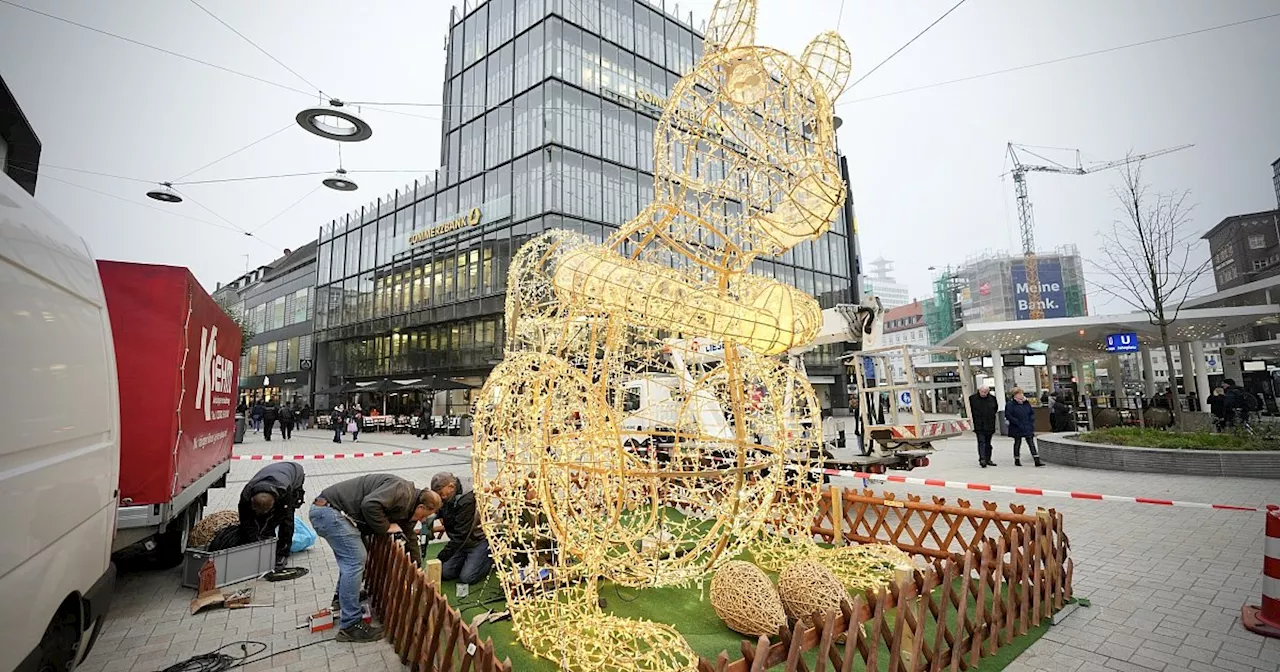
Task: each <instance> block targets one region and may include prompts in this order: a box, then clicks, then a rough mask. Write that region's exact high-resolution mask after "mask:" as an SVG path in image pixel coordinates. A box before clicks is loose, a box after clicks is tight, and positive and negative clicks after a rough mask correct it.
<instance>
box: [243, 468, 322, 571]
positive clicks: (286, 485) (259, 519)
mask: <svg viewBox="0 0 1280 672" xmlns="http://www.w3.org/2000/svg"><path fill="white" fill-rule="evenodd" d="M305 480H306V474H304V473H303V471H302V465H300V464H298V463H296V462H276V463H274V464H268V465H267V466H265V467H263V468H262V470H261V471H259V472H258V473H256V474H254V475H253V478H250V479H249V482H248V483H245V485H244V489H243V490H241V491H240V506H239V510H240V539H241V540H242V541H243V542H244V543H246V544H247V543H251V542H254V541H260V540H262V539H269V538H270V537H271V535H272V534H275V535H276V537H277V538H278V540H277V541H276V568H277V569H279V568H281V567H284V563H285V561H286V560H288V559H289V547H290V546H292V545H293V514H294V512H295V511H297V509H298V507H299V506H302V503H303V491H302V487H303V483H304V481H305Z"/></svg>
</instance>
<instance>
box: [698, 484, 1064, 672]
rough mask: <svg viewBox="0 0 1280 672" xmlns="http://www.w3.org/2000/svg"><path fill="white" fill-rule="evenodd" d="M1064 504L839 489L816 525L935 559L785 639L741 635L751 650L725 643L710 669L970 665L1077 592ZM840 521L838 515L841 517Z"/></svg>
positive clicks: (794, 671) (889, 669) (897, 670)
mask: <svg viewBox="0 0 1280 672" xmlns="http://www.w3.org/2000/svg"><path fill="white" fill-rule="evenodd" d="M1062 522H1063V520H1062V514H1060V513H1058V512H1056V511H1054V510H1052V509H1050V510H1048V511H1037V512H1036V515H1027V514H1026V513H1025V508H1024V507H1021V506H1017V505H1013V506H1011V507H1010V511H1008V512H1002V511H999V510H998V506H997V505H996V504H994V503H991V502H984V503H983V506H982V508H972V507H970V506H969V502H967V501H965V500H960V501H959V506H949V505H947V504H946V501H945V500H943V499H940V498H937V497H935V498H933V502H931V503H930V502H924V501H922V498H920V497H913V496H908V498H907V499H906V500H898V499H897V498H896V497H895V496H893V495H892V494H889V493H885V494H884V495H882V496H880V497H876V496H875V495H874V494H873V493H872V492H871V491H865V490H864V491H862V492H858V491H856V490H852V489H846V490H840V489H838V488H832V489H831V490H830V491H829V492H828V494H827V495H826V496H825V497H824V501H823V504H822V506H821V507H820V510H819V513H818V516H817V519H816V520H815V522H814V527H813V531H814V533H815V534H816V535H818V536H819V537H822V538H825V539H826V540H827V541H836V540H837V539H839V540H840V541H837V542H836V543H847V542H853V543H889V544H893V545H895V546H897V547H899V548H901V549H902V550H905V551H907V552H909V553H911V554H913V555H914V556H918V557H923V558H925V559H926V560H927V561H928V563H929V565H930V566H929V567H927V568H926V569H925V570H924V571H917V572H914V574H913V576H912V577H911V578H910V579H909V580H905V581H902V582H901V583H900V584H893V585H886V586H885V587H884V588H882V589H880V590H878V591H874V592H872V591H868V592H867V593H866V594H864V595H857V596H854V597H853V599H852V601H845V602H844V603H843V604H842V605H841V609H840V610H839V611H838V612H837V611H833V612H830V613H826V614H814V615H813V617H812V621H811V623H813V625H810V624H809V623H806V622H797V623H795V624H794V626H793V627H792V628H790V629H787V628H782V629H781V630H780V631H779V632H778V636H777V637H776V641H772V642H771V641H770V640H769V638H767V637H760V638H759V639H758V640H756V641H750V640H744V641H743V642H742V647H741V648H742V651H741V655H742V657H741V658H738V659H736V660H731V659H730V656H729V654H728V653H727V652H722V653H721V654H720V656H718V657H717V658H716V660H715V661H710V660H707V659H705V658H703V659H701V660H700V661H699V670H700V672H763V671H764V670H769V669H771V668H774V667H776V666H779V665H784V667H783V668H782V669H784V670H786V672H799V671H801V670H803V671H806V672H807V671H808V670H809V669H810V668H809V663H808V662H806V660H805V654H806V653H811V654H812V655H814V656H816V660H815V662H814V667H813V669H814V670H815V671H825V670H826V669H827V666H828V665H830V667H831V669H833V670H838V671H839V672H850V671H851V670H854V669H855V667H854V666H855V662H856V663H858V664H859V668H858V669H863V670H868V671H871V670H875V671H877V672H881V671H884V672H938V671H940V670H951V671H955V670H968V669H971V668H973V667H975V666H976V665H977V664H978V661H979V660H980V659H982V658H983V657H986V656H991V655H994V654H995V652H996V650H997V649H998V648H1000V647H1002V646H1005V645H1006V644H1008V643H1009V642H1011V641H1013V639H1014V638H1015V637H1018V636H1020V635H1023V634H1025V633H1026V632H1027V631H1028V630H1029V629H1030V628H1033V627H1035V626H1036V625H1037V624H1039V623H1040V622H1041V621H1042V620H1044V619H1046V618H1049V617H1050V616H1052V615H1053V613H1054V612H1056V611H1057V610H1059V609H1061V608H1062V607H1063V606H1064V605H1065V604H1066V603H1067V601H1068V600H1070V599H1071V594H1072V593H1071V576H1072V561H1071V559H1070V557H1069V556H1068V549H1069V544H1068V540H1067V536H1066V534H1065V533H1064V532H1063V528H1062ZM837 523H838V524H837Z"/></svg>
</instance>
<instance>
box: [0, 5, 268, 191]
mask: <svg viewBox="0 0 1280 672" xmlns="http://www.w3.org/2000/svg"><path fill="white" fill-rule="evenodd" d="M0 2H3V0H0ZM292 127H293V122H289V123H287V124H285V125H284V126H282V127H280V129H279V130H277V131H273V132H271V133H268V134H266V135H264V136H262V137H261V138H258V139H257V140H254V141H253V142H251V143H249V144H247V145H245V146H244V147H241V148H240V149H237V150H235V151H234V152H231V153H230V154H227V155H226V156H222V157H219V158H216V159H214V160H212V161H210V162H209V163H206V164H204V165H203V166H200V167H199V168H196V169H195V170H193V171H191V172H189V173H187V174H185V175H183V176H181V177H179V178H178V179H177V180H174V181H175V182H177V181H179V180H185V179H187V178H188V177H191V176H192V175H195V174H196V173H198V172H200V171H202V170H204V169H205V168H208V167H209V166H212V165H214V164H216V163H221V162H222V161H226V160H227V159H229V158H231V157H233V156H235V155H236V154H239V153H240V152H243V151H244V150H246V149H249V148H250V147H253V146H254V145H257V144H258V143H260V142H263V141H266V140H269V139H271V138H274V137H275V136H277V135H280V134H281V133H284V132H285V131H287V130H289V129H290V128H292Z"/></svg>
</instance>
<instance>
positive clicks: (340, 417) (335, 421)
mask: <svg viewBox="0 0 1280 672" xmlns="http://www.w3.org/2000/svg"><path fill="white" fill-rule="evenodd" d="M329 424H330V425H332V426H333V442H334V443H342V432H343V431H345V430H346V428H347V416H346V414H345V413H343V412H342V405H341V404H339V405H338V406H334V407H333V410H332V411H330V412H329Z"/></svg>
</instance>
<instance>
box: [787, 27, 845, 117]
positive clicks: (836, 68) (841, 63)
mask: <svg viewBox="0 0 1280 672" xmlns="http://www.w3.org/2000/svg"><path fill="white" fill-rule="evenodd" d="M800 62H801V63H803V64H804V67H805V69H806V70H808V71H809V74H810V75H813V79H814V80H815V81H816V82H817V83H818V86H820V87H822V89H823V90H824V91H826V92H827V98H828V99H829V100H830V101H831V102H833V103H834V102H835V100H836V98H839V97H840V94H841V93H844V85H845V84H846V83H847V82H848V81H849V71H850V70H851V69H852V68H853V56H852V55H851V54H850V53H849V45H847V44H845V43H844V39H843V38H841V37H840V36H839V35H837V34H836V33H834V32H831V31H828V32H825V33H822V34H821V35H819V36H817V37H815V38H813V41H812V42H810V43H809V46H807V47H805V48H804V55H803V56H801V57H800Z"/></svg>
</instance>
